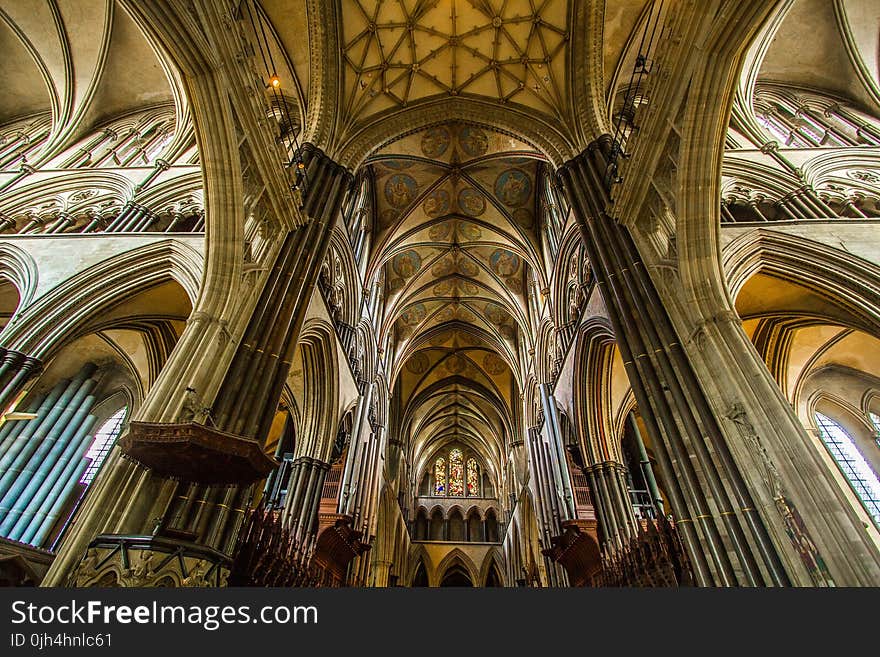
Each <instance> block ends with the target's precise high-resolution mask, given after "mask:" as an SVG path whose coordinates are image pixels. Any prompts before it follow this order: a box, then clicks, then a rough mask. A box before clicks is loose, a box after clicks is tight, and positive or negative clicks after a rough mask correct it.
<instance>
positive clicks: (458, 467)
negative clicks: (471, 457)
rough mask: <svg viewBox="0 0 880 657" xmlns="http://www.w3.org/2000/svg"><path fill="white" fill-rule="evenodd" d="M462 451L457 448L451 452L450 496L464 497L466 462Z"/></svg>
mask: <svg viewBox="0 0 880 657" xmlns="http://www.w3.org/2000/svg"><path fill="white" fill-rule="evenodd" d="M463 460H464V459H463V457H462V454H461V450H460V449H458V448H457V447H456V448H455V449H452V450H451V451H450V452H449V494H450V495H455V496H458V497H461V496H463V495H464V462H463Z"/></svg>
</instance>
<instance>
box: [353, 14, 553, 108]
mask: <svg viewBox="0 0 880 657" xmlns="http://www.w3.org/2000/svg"><path fill="white" fill-rule="evenodd" d="M342 15H343V17H344V18H343V34H342V43H343V45H342V59H343V63H344V70H345V80H344V90H345V91H344V93H345V116H346V117H347V119H348V120H349V121H352V122H355V121H357V120H360V119H363V118H364V117H366V116H369V115H373V114H376V113H377V112H381V111H383V110H389V109H394V108H399V107H403V106H406V105H409V104H412V103H413V102H415V101H417V100H421V99H425V98H430V97H432V96H438V95H439V96H457V95H463V96H472V97H482V98H487V99H491V100H493V101H495V102H498V103H502V104H503V103H518V104H521V105H525V106H527V107H530V108H533V109H535V110H539V111H541V112H544V113H547V114H551V115H559V114H561V110H562V107H563V103H564V98H565V88H564V86H565V55H566V48H567V44H568V41H569V33H568V18H567V16H568V10H567V1H566V0H516V1H511V0H442V1H441V0H381V1H377V0H342Z"/></svg>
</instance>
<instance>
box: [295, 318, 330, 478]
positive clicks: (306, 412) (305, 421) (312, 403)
mask: <svg viewBox="0 0 880 657" xmlns="http://www.w3.org/2000/svg"><path fill="white" fill-rule="evenodd" d="M335 339H336V338H335V335H334V333H333V328H332V327H331V326H329V325H328V324H327V323H326V322H325V321H323V320H315V319H313V320H310V321H307V322H306V324H305V325H304V326H303V330H302V333H301V335H300V339H299V344H298V345H297V350H298V351H299V355H300V358H301V361H302V380H303V393H302V394H303V400H302V405H303V406H302V427H301V431H300V433H299V436H300V437H301V440H300V442H299V444H298V445H297V457H300V456H309V457H311V458H315V459H318V460H320V461H323V462H325V463H326V462H327V461H328V460H329V458H330V453H331V450H332V448H333V440H334V438H335V436H336V428H337V427H336V424H337V422H336V419H337V411H338V408H337V406H338V398H339V381H338V371H337V367H336V350H335V348H334V344H335Z"/></svg>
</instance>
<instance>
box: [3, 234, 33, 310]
mask: <svg viewBox="0 0 880 657" xmlns="http://www.w3.org/2000/svg"><path fill="white" fill-rule="evenodd" d="M0 278H3V279H6V280H8V281H9V282H10V283H12V285H14V286H15V289H16V290H18V297H19V302H18V308H17V311H18V310H19V309H20V310H24V309H25V308H27V307H28V306H29V305H30V304H31V301H32V300H33V298H34V295H35V294H36V292H37V285H38V283H39V272H38V270H37V265H36V263H35V262H34V259H33V258H32V257H31V255H30V254H29V253H27V252H26V251H25V250H24V249H21V248H20V247H18V246H16V245H15V244H11V243H9V242H4V243H2V244H0Z"/></svg>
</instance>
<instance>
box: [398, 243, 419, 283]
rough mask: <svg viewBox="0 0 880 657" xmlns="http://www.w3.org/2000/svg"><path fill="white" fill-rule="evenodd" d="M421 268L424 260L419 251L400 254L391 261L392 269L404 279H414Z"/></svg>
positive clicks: (409, 250) (407, 251)
mask: <svg viewBox="0 0 880 657" xmlns="http://www.w3.org/2000/svg"><path fill="white" fill-rule="evenodd" d="M421 268H422V258H421V256H420V255H419V254H418V251H414V250H413V249H408V250H406V251H404V252H403V253H398V254H397V255H396V256H394V257H393V258H392V259H391V269H393V270H394V273H395V274H397V275H398V276H403V278H412V277H413V276H415V275H416V274H417V273H418V271H419V269H421Z"/></svg>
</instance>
